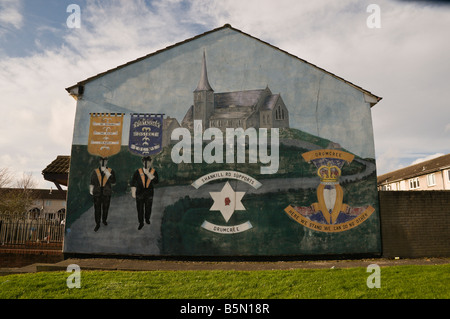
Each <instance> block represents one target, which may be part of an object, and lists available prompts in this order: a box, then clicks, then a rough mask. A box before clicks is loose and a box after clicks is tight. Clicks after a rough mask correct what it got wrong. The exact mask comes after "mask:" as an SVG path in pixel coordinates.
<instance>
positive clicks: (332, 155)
mask: <svg viewBox="0 0 450 319" xmlns="http://www.w3.org/2000/svg"><path fill="white" fill-rule="evenodd" d="M302 157H303V158H304V159H305V161H307V162H308V163H312V164H313V165H314V166H315V167H316V168H317V175H318V177H319V178H320V184H319V186H318V187H317V202H316V203H313V204H311V206H308V207H303V206H296V205H289V206H288V207H286V208H285V212H286V213H287V214H288V215H289V216H290V217H291V218H292V219H294V220H295V221H296V222H298V223H299V224H301V225H303V226H305V227H308V228H311V229H314V230H317V231H322V232H341V231H345V230H349V229H351V228H354V227H356V226H358V225H360V224H361V223H363V222H364V221H365V220H367V219H368V218H369V217H370V215H371V214H372V213H373V212H374V211H375V209H374V208H373V207H372V206H370V205H367V206H364V207H350V206H349V205H347V204H345V203H343V197H344V190H343V189H342V187H341V185H340V184H339V177H340V176H341V169H342V167H343V166H344V165H345V163H348V164H350V163H351V162H352V161H353V158H354V155H352V154H350V153H347V152H344V151H340V150H333V149H322V150H315V151H310V152H307V153H303V154H302Z"/></svg>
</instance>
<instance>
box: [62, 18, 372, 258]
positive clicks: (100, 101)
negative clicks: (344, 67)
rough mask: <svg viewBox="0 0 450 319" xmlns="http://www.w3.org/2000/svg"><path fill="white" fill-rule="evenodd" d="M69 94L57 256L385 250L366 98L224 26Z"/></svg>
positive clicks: (351, 86)
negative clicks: (72, 103) (72, 105)
mask: <svg viewBox="0 0 450 319" xmlns="http://www.w3.org/2000/svg"><path fill="white" fill-rule="evenodd" d="M67 90H68V91H69V92H70V93H71V94H73V95H74V96H75V95H76V98H77V110H76V116H75V126H74V135H73V145H72V154H71V165H70V175H69V187H68V202H67V218H66V234H65V242H64V252H65V253H86V254H120V255H124V254H125V255H151V256H153V255H157V256H159V255H160V256H273V255H327V254H380V253H381V239H380V221H379V212H378V195H377V189H376V166H375V155H374V142H373V130H372V120H371V113H370V112H371V111H370V108H371V106H372V105H374V104H375V103H376V102H378V100H379V98H378V97H376V96H375V95H373V94H371V93H370V92H368V91H366V90H364V89H362V88H360V87H358V86H356V85H354V84H351V83H349V82H346V81H344V80H342V79H340V78H338V77H337V76H335V75H333V74H331V73H329V72H327V71H325V70H322V69H320V68H318V67H316V66H314V65H312V64H309V63H307V62H306V61H303V60H301V59H299V58H296V57H294V56H292V55H290V54H288V53H286V52H284V51H282V50H280V49H278V48H275V47H273V46H271V45H269V44H267V43H264V42H262V41H260V40H258V39H255V38H254V37H252V36H250V35H247V34H245V33H242V32H241V31H239V30H236V29H234V28H232V27H230V26H224V27H222V28H218V29H216V30H213V31H210V32H207V33H205V34H203V35H200V36H197V37H195V38H193V39H190V40H187V41H184V42H182V43H179V44H177V45H174V46H172V47H169V48H167V49H165V50H162V51H159V52H156V53H154V54H151V55H149V56H146V57H143V58H141V59H138V60H136V61H132V62H130V63H128V64H126V65H123V66H120V67H118V68H116V69H114V70H110V71H107V72H105V73H103V74H99V75H97V76H94V77H92V78H90V79H87V80H85V81H82V82H80V83H78V84H76V85H74V86H73V87H71V88H68V89H67Z"/></svg>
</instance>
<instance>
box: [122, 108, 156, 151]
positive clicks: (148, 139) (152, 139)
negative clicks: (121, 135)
mask: <svg viewBox="0 0 450 319" xmlns="http://www.w3.org/2000/svg"><path fill="white" fill-rule="evenodd" d="M162 129H163V114H135V113H132V114H131V121H130V137H129V141H128V148H129V150H130V152H131V153H133V154H136V155H140V156H148V155H152V154H157V153H159V152H161V150H162V134H163V132H162V131H163V130H162Z"/></svg>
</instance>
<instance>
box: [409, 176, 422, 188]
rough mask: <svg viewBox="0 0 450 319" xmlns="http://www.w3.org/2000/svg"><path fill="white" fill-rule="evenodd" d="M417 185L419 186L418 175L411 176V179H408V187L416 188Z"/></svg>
mask: <svg viewBox="0 0 450 319" xmlns="http://www.w3.org/2000/svg"><path fill="white" fill-rule="evenodd" d="M419 187H420V185H419V178H418V177H416V178H412V179H410V180H409V189H416V188H419Z"/></svg>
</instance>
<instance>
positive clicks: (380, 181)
mask: <svg viewBox="0 0 450 319" xmlns="http://www.w3.org/2000/svg"><path fill="white" fill-rule="evenodd" d="M377 185H378V190H384V191H385V190H390V191H409V190H418V191H424V190H450V154H447V155H443V156H440V157H437V158H434V159H431V160H428V161H425V162H421V163H418V164H414V165H410V166H408V167H405V168H402V169H399V170H396V171H393V172H390V173H386V174H383V175H380V176H378V177H377Z"/></svg>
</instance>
